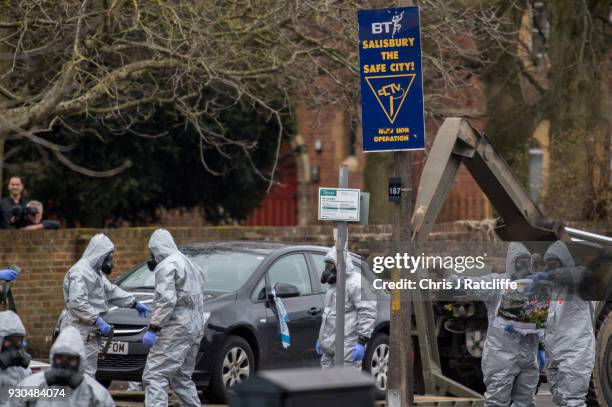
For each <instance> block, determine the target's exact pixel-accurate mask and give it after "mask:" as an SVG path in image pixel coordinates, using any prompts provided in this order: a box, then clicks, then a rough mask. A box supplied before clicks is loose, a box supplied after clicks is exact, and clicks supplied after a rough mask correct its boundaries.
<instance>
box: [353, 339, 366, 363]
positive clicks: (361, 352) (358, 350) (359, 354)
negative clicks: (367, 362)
mask: <svg viewBox="0 0 612 407" xmlns="http://www.w3.org/2000/svg"><path fill="white" fill-rule="evenodd" d="M364 356H365V346H364V345H362V344H361V343H358V344H357V345H356V346H355V349H353V362H359V361H361V360H363V357H364Z"/></svg>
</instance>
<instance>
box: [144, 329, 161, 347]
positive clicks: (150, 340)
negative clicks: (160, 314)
mask: <svg viewBox="0 0 612 407" xmlns="http://www.w3.org/2000/svg"><path fill="white" fill-rule="evenodd" d="M155 342H157V334H156V333H155V332H152V331H147V332H146V333H145V334H144V336H143V337H142V344H143V345H144V346H145V347H147V348H150V347H151V346H153V345H155Z"/></svg>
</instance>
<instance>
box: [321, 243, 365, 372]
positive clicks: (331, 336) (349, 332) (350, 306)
mask: <svg viewBox="0 0 612 407" xmlns="http://www.w3.org/2000/svg"><path fill="white" fill-rule="evenodd" d="M345 253H346V255H345V264H346V280H345V281H346V290H345V306H344V312H345V314H344V362H345V365H346V366H354V367H356V368H361V361H356V362H355V361H353V350H354V349H355V346H356V345H357V343H358V341H359V337H364V338H370V336H371V335H372V331H373V330H374V324H375V323H376V302H375V301H372V300H371V299H370V298H364V297H368V295H367V294H369V292H368V291H367V287H364V290H363V292H362V289H361V274H360V273H357V272H355V271H354V269H353V263H352V262H351V261H350V259H349V256H348V252H345ZM336 260H337V253H336V248H335V247H332V248H331V249H329V251H328V252H327V254H326V255H325V261H326V262H327V261H331V262H333V263H334V264H337V263H336ZM319 342H320V344H321V352H322V353H323V355H322V356H321V366H323V367H329V366H333V364H334V353H335V342H336V284H330V285H329V288H328V290H327V293H325V308H324V309H323V316H322V321H321V329H320V330H319Z"/></svg>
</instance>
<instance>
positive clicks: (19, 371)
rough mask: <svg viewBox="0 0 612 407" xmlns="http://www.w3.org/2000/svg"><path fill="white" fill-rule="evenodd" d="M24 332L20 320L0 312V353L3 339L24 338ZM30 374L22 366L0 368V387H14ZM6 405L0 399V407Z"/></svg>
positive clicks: (17, 317) (14, 315)
mask: <svg viewBox="0 0 612 407" xmlns="http://www.w3.org/2000/svg"><path fill="white" fill-rule="evenodd" d="M25 334H26V331H25V327H24V326H23V323H22V322H21V319H20V318H19V316H18V315H17V314H15V313H14V312H13V311H2V312H0V351H2V344H3V343H4V338H6V337H7V336H10V335H20V336H25ZM31 374H32V371H31V370H30V368H29V367H28V368H24V367H22V366H10V367H8V368H6V369H3V368H2V366H0V387H3V386H4V387H6V386H15V385H17V383H19V382H20V381H22V380H23V379H25V378H26V377H28V376H29V375H31ZM7 405H8V401H3V399H0V407H4V406H7Z"/></svg>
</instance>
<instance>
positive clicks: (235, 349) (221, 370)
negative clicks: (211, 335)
mask: <svg viewBox="0 0 612 407" xmlns="http://www.w3.org/2000/svg"><path fill="white" fill-rule="evenodd" d="M254 372H255V357H254V356H253V351H252V350H251V346H250V345H249V343H248V342H247V341H245V340H244V339H243V338H241V337H240V336H235V335H230V336H229V337H228V338H227V339H226V340H225V342H224V343H223V346H222V347H221V351H220V352H219V355H218V356H217V359H216V360H215V363H214V366H213V372H212V377H211V381H210V388H209V391H208V392H207V394H208V395H209V397H210V399H211V401H213V402H215V403H224V402H225V401H226V400H227V398H228V397H227V394H228V390H229V388H230V387H232V386H234V385H236V384H238V383H242V382H245V381H247V380H248V379H249V378H250V377H251V376H252V375H253V373H254Z"/></svg>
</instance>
